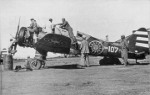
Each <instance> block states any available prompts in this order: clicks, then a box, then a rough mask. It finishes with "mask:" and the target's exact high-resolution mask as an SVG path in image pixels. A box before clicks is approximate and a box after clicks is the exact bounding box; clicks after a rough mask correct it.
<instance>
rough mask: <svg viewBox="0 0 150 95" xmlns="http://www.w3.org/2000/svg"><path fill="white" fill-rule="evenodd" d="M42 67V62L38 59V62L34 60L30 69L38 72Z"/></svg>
mask: <svg viewBox="0 0 150 95" xmlns="http://www.w3.org/2000/svg"><path fill="white" fill-rule="evenodd" d="M41 66H42V62H41V61H40V60H38V59H36V60H33V61H31V62H30V67H31V68H32V69H33V70H38V69H40V68H41Z"/></svg>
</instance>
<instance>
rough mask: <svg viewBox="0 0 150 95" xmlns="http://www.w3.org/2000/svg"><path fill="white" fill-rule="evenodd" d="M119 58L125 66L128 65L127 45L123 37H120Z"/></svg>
mask: <svg viewBox="0 0 150 95" xmlns="http://www.w3.org/2000/svg"><path fill="white" fill-rule="evenodd" d="M120 45H121V57H122V59H123V63H124V65H125V66H127V65H128V49H129V48H128V43H127V41H126V39H125V35H122V36H121V43H120Z"/></svg>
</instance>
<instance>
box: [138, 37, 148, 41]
mask: <svg viewBox="0 0 150 95" xmlns="http://www.w3.org/2000/svg"><path fill="white" fill-rule="evenodd" d="M136 40H141V41H148V38H144V37H137V38H136Z"/></svg>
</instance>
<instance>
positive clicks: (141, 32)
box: [133, 31, 148, 35]
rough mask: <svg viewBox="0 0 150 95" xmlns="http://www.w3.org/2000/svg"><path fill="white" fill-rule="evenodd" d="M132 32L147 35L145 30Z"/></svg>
mask: <svg viewBox="0 0 150 95" xmlns="http://www.w3.org/2000/svg"><path fill="white" fill-rule="evenodd" d="M133 34H139V35H148V33H147V32H143V31H136V32H134V33H133Z"/></svg>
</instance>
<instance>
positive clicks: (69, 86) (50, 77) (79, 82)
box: [2, 57, 150, 95]
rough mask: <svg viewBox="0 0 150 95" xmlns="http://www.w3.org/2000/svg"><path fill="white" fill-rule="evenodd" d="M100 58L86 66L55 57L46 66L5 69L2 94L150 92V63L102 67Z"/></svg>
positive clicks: (127, 94) (138, 94) (122, 94)
mask: <svg viewBox="0 0 150 95" xmlns="http://www.w3.org/2000/svg"><path fill="white" fill-rule="evenodd" d="M99 59H100V58H99V57H92V58H90V63H91V65H92V66H91V67H86V68H85V69H77V68H76V64H77V63H78V62H79V61H80V59H79V58H55V59H49V60H48V61H47V62H46V63H47V68H46V69H41V70H34V71H25V70H21V71H19V72H13V71H4V72H2V95H150V65H146V64H143V65H129V66H127V67H125V66H123V65H108V66H105V65H104V66H99V64H98V60H99ZM130 62H132V61H130ZM24 64H25V63H24V62H18V63H15V64H14V67H15V66H16V65H21V66H23V65H24Z"/></svg>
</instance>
